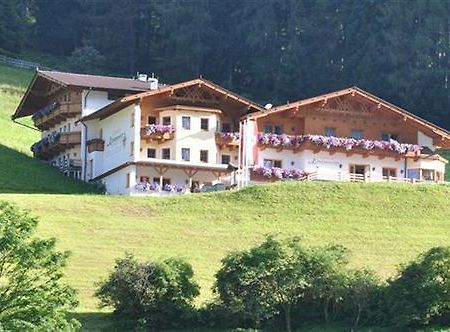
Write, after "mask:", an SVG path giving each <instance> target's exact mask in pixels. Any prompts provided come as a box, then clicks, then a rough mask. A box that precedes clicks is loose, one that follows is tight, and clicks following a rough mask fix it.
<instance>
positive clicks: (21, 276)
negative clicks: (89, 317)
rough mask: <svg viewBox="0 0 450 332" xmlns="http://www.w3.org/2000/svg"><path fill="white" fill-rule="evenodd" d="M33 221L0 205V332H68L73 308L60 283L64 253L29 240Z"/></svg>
mask: <svg viewBox="0 0 450 332" xmlns="http://www.w3.org/2000/svg"><path fill="white" fill-rule="evenodd" d="M36 226H37V220H36V219H35V218H33V217H31V216H30V215H29V214H28V213H24V212H21V211H20V210H19V209H17V208H16V207H15V206H12V205H10V204H9V203H6V202H2V201H0V294H1V297H0V331H70V330H76V329H78V328H79V323H78V322H77V321H76V320H74V319H72V320H67V319H66V310H68V309H73V308H74V307H75V306H76V304H77V302H76V300H75V291H74V290H73V289H72V288H70V287H68V286H67V285H65V284H64V283H62V282H61V279H62V277H63V274H62V269H63V267H64V266H65V264H66V260H67V257H68V253H67V252H58V251H56V250H55V240H54V239H49V240H40V239H33V238H32V235H33V233H34V231H35V230H36Z"/></svg>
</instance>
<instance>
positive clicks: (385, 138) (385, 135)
mask: <svg viewBox="0 0 450 332" xmlns="http://www.w3.org/2000/svg"><path fill="white" fill-rule="evenodd" d="M391 139H392V140H394V141H398V135H397V134H391V133H382V134H381V140H382V141H390V140H391Z"/></svg>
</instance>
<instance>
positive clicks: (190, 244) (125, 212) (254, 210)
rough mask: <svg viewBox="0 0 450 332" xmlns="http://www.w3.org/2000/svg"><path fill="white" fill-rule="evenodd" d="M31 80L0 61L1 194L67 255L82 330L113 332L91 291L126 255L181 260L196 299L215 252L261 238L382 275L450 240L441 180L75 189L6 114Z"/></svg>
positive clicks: (449, 203) (207, 291) (447, 190)
mask: <svg viewBox="0 0 450 332" xmlns="http://www.w3.org/2000/svg"><path fill="white" fill-rule="evenodd" d="M31 76H32V73H31V72H29V71H23V70H18V69H11V68H6V67H1V66H0V138H1V141H0V200H8V201H12V202H15V203H16V204H18V205H19V206H20V207H23V208H27V209H29V210H31V212H32V213H33V214H34V215H36V216H38V217H39V218H40V225H39V230H38V231H39V235H40V236H45V237H56V238H57V240H58V247H59V248H60V249H64V250H70V251H71V252H72V256H71V258H70V261H69V264H68V267H67V270H66V280H67V281H68V283H69V284H71V285H72V286H74V287H75V288H76V289H77V290H78V292H79V300H80V307H79V309H78V312H79V313H78V316H77V317H78V318H81V319H82V320H83V322H84V323H85V329H87V330H97V329H98V328H100V327H103V328H104V329H105V330H111V329H112V328H114V329H116V326H114V327H112V326H111V325H104V322H105V321H108V316H107V315H104V314H102V313H99V309H98V308H97V300H96V299H95V298H94V297H93V293H94V290H95V282H97V281H98V280H99V279H101V278H103V277H104V276H105V275H106V274H107V272H108V271H109V270H110V269H111V268H112V266H113V264H114V259H115V258H117V257H121V256H123V255H124V253H125V252H126V251H128V252H132V253H134V254H136V256H137V257H138V258H140V259H157V258H161V257H169V256H181V257H184V258H186V259H187V260H188V261H190V262H191V263H192V264H193V266H194V269H195V273H196V279H197V280H198V281H199V283H200V285H201V287H202V289H201V297H200V299H199V300H198V304H200V303H203V302H205V301H207V300H209V299H210V298H211V296H212V293H211V286H212V284H213V280H214V273H215V272H216V271H217V269H218V267H219V266H220V260H221V258H223V257H224V255H225V254H226V253H228V252H230V251H231V250H235V249H242V248H248V247H250V246H252V245H254V244H256V243H258V242H259V241H261V240H262V239H263V238H264V237H265V236H266V235H267V234H279V236H281V237H287V236H300V237H301V238H303V240H304V241H305V243H307V244H310V245H318V244H326V243H336V244H342V245H345V246H346V247H348V248H349V249H350V250H351V253H352V254H351V264H352V265H353V266H370V267H372V268H374V269H376V270H377V272H378V273H379V274H380V275H383V276H389V275H392V274H393V273H394V272H395V267H396V266H397V265H398V264H399V263H401V262H405V261H407V260H409V259H411V258H412V257H414V256H415V255H416V254H417V253H419V252H422V251H424V250H426V249H428V248H430V247H432V246H436V245H450V187H449V186H428V185H423V186H411V185H395V184H353V183H320V182H317V183H281V184H271V185H265V186H258V187H249V188H246V189H244V190H242V191H239V192H226V193H213V194H199V195H185V196H180V197H174V198H169V199H158V198H130V197H112V196H100V195H79V194H80V193H89V192H92V189H91V187H90V186H88V185H86V184H84V183H81V182H79V181H74V180H71V179H68V178H65V177H62V176H61V175H60V174H59V173H58V172H57V171H56V170H54V169H52V168H51V167H49V166H47V165H45V164H44V163H42V162H40V161H37V160H35V159H33V158H32V157H31V153H30V151H29V147H30V145H31V144H32V142H34V141H36V140H37V139H38V138H39V133H38V132H37V131H34V130H32V129H28V128H26V127H23V126H20V125H18V124H14V123H13V122H11V120H10V115H11V114H12V112H13V111H14V109H15V107H16V105H17V103H18V102H19V100H20V97H21V95H22V93H23V91H24V88H25V86H26V84H27V82H28V80H29V79H30V78H31ZM20 121H21V122H25V123H30V120H29V119H22V120H20ZM24 193H32V194H26V195H24ZM57 193H59V194H57ZM62 193H63V194H65V195H61V194H62ZM105 326H106V327H105ZM319 330H320V329H319ZM330 331H331V330H330ZM333 331H334V329H333Z"/></svg>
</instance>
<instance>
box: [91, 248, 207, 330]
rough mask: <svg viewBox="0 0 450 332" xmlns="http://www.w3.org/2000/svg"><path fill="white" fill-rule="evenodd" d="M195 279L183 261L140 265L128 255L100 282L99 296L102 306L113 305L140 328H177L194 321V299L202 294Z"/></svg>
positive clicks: (190, 268)
mask: <svg viewBox="0 0 450 332" xmlns="http://www.w3.org/2000/svg"><path fill="white" fill-rule="evenodd" d="M193 276H194V273H193V270H192V267H191V265H190V264H188V263H186V262H184V261H183V260H181V259H173V258H171V259H166V260H164V261H162V262H144V263H139V262H138V261H137V260H136V259H135V258H134V257H133V256H132V255H127V256H126V257H125V258H122V259H118V260H117V261H116V265H115V268H114V271H113V272H112V273H111V274H110V275H109V277H108V278H107V279H106V280H105V281H103V282H101V283H99V288H98V290H97V292H96V296H97V297H98V298H99V299H100V303H101V306H112V307H113V308H114V310H115V313H116V314H118V315H125V316H128V317H129V318H132V319H135V320H136V322H137V323H138V325H139V327H140V328H143V327H144V326H146V327H155V328H166V327H176V326H180V325H181V324H183V323H184V322H186V321H187V320H189V319H190V318H192V314H193V306H192V300H193V299H194V298H195V297H196V296H197V295H198V294H199V287H198V285H197V284H196V283H195V282H194V281H193V280H192V278H193Z"/></svg>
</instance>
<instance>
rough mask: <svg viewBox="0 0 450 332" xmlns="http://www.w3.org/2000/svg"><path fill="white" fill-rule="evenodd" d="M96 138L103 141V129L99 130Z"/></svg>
mask: <svg viewBox="0 0 450 332" xmlns="http://www.w3.org/2000/svg"><path fill="white" fill-rule="evenodd" d="M98 138H100V139H103V129H102V128H100V130H99V131H98Z"/></svg>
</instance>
